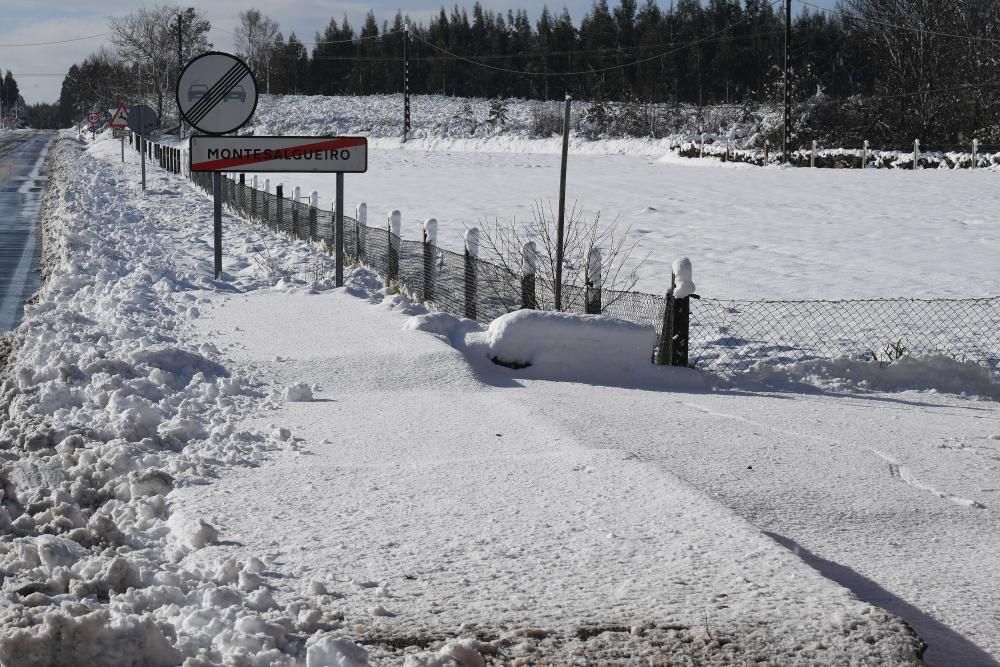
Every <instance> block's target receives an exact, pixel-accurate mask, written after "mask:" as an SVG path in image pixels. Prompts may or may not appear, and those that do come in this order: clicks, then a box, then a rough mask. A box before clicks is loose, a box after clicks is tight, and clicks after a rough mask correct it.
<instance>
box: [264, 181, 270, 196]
mask: <svg viewBox="0 0 1000 667" xmlns="http://www.w3.org/2000/svg"><path fill="white" fill-rule="evenodd" d="M264 192H266V193H267V194H271V179H270V178H265V179H264Z"/></svg>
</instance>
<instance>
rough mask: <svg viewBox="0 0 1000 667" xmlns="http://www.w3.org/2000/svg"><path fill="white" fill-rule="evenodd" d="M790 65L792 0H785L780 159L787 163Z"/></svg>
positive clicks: (790, 120) (790, 110) (790, 99)
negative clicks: (783, 117) (782, 130)
mask: <svg viewBox="0 0 1000 667" xmlns="http://www.w3.org/2000/svg"><path fill="white" fill-rule="evenodd" d="M791 66H792V0H785V129H784V132H783V133H782V135H781V154H782V161H783V162H784V163H785V164H788V142H789V140H790V139H791V134H792V86H791V81H790V80H789V76H788V75H789V71H790V69H791Z"/></svg>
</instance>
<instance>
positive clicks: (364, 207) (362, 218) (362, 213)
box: [354, 202, 368, 225]
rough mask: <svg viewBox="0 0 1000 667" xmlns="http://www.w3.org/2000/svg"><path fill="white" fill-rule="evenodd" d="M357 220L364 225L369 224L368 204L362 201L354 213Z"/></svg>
mask: <svg viewBox="0 0 1000 667" xmlns="http://www.w3.org/2000/svg"><path fill="white" fill-rule="evenodd" d="M354 218H355V220H357V221H358V222H359V223H361V224H362V225H367V224H368V204H366V203H364V202H361V203H360V204H358V208H357V210H356V211H355V215H354Z"/></svg>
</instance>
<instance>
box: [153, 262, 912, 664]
mask: <svg viewBox="0 0 1000 667" xmlns="http://www.w3.org/2000/svg"><path fill="white" fill-rule="evenodd" d="M366 280H368V278H367V274H366V272H362V273H361V274H358V275H356V276H355V283H354V285H353V286H352V287H349V288H348V292H353V293H354V294H355V295H351V294H344V293H338V292H334V293H321V294H305V293H301V292H298V293H282V292H278V293H254V294H247V295H237V296H223V295H219V296H216V297H212V298H211V300H212V301H213V304H212V305H211V306H209V307H207V308H206V309H205V312H204V313H203V316H202V317H200V318H199V319H198V320H196V322H195V327H196V329H195V331H196V332H197V335H200V336H201V337H204V338H206V339H211V340H213V341H215V342H216V344H217V345H219V346H220V348H221V349H223V350H224V354H225V356H226V357H227V365H229V366H230V367H233V368H239V369H240V371H241V372H245V373H248V374H250V375H252V376H253V377H257V378H260V379H262V380H264V381H265V382H266V383H267V386H268V387H270V388H271V390H272V391H274V392H275V393H276V392H278V391H280V390H281V389H282V388H283V387H288V386H291V385H294V384H296V383H301V382H305V383H307V384H309V385H310V386H313V385H316V386H317V387H316V388H315V389H314V398H315V399H317V400H314V401H311V402H284V403H282V402H280V401H275V402H274V403H273V409H272V410H267V411H264V412H262V413H261V414H260V415H259V416H257V417H256V418H254V419H253V420H250V421H249V422H245V423H243V424H241V425H240V426H239V428H251V429H263V430H265V431H266V430H268V429H274V428H280V427H281V426H287V427H288V428H289V431H290V433H289V434H288V436H289V447H288V450H287V452H286V453H285V454H284V455H283V456H280V457H279V458H277V459H276V460H275V461H274V462H273V464H269V465H265V466H262V467H259V468H253V469H246V470H242V471H239V472H236V473H234V474H232V475H229V476H227V477H226V478H225V479H222V480H219V481H218V482H216V483H214V484H212V485H211V486H209V487H203V488H194V487H192V488H188V489H179V490H176V491H174V493H173V495H172V498H173V499H174V502H175V503H176V504H177V505H178V506H182V507H185V508H186V510H187V511H190V512H193V513H194V514H195V515H201V516H206V517H209V519H208V520H209V521H210V522H211V523H213V525H216V526H218V527H219V528H220V530H221V531H222V533H223V534H224V535H226V536H227V537H228V539H229V540H231V542H232V543H230V544H228V545H222V546H219V547H210V548H208V549H205V550H204V552H203V555H204V556H205V557H210V558H223V557H229V556H235V557H237V558H238V559H243V558H245V557H246V556H248V555H250V554H257V555H258V556H261V557H262V558H264V562H265V563H266V564H267V565H268V568H269V569H273V570H276V571H280V572H282V573H285V574H286V575H288V576H289V578H285V579H277V580H276V581H275V582H274V585H275V586H276V587H277V589H278V592H279V593H280V594H284V595H288V594H290V593H292V592H294V593H297V594H299V595H302V594H307V593H308V592H309V591H310V590H317V589H318V590H327V591H329V592H331V593H332V594H333V596H334V599H333V600H332V601H330V602H329V604H331V605H332V606H333V607H334V608H335V609H337V610H338V611H339V613H342V614H344V616H345V618H347V619H349V620H350V625H351V627H353V628H354V630H355V632H356V633H357V634H356V635H355V640H356V641H359V642H362V643H364V644H365V645H366V646H369V647H370V648H372V650H373V651H374V652H375V654H376V655H377V654H378V653H379V651H384V650H386V648H387V647H393V646H395V647H398V646H400V645H404V646H405V645H407V644H410V645H412V646H418V647H419V646H424V645H427V644H429V643H431V642H433V641H435V640H437V641H440V640H441V639H443V638H446V637H447V636H449V634H450V633H452V632H454V630H455V629H456V628H462V627H464V628H466V631H467V632H475V633H477V634H479V635H480V636H481V637H486V638H492V637H496V636H498V635H501V634H503V633H504V631H505V630H506V631H509V630H510V629H512V628H524V627H538V628H541V629H543V630H544V631H545V634H546V636H547V639H548V640H549V642H550V643H549V644H548V645H546V646H543V647H537V648H532V649H531V650H538V651H542V653H541V654H540V657H543V659H545V660H554V661H555V662H557V663H561V662H565V661H567V660H569V659H570V656H574V655H576V656H579V657H582V658H583V659H584V660H586V661H600V660H609V659H610V660H625V659H634V658H637V657H639V656H645V657H648V658H654V659H655V658H657V657H658V658H659V659H663V658H667V657H669V658H672V659H679V658H680V657H681V656H685V655H691V656H698V657H699V658H700V659H702V660H709V661H713V660H719V661H721V662H722V663H732V662H733V661H740V662H741V661H743V660H745V659H747V658H751V657H754V656H761V657H765V658H766V659H768V660H773V661H776V662H778V663H782V664H788V663H797V662H802V661H810V660H816V661H819V662H822V663H838V662H842V661H844V660H846V659H847V658H848V656H858V657H859V658H861V659H862V660H866V661H869V662H871V663H872V664H877V663H880V662H882V661H889V662H892V661H894V660H896V659H897V658H896V657H894V656H892V655H891V654H890V653H888V652H884V651H885V648H884V646H885V645H886V644H888V645H892V644H893V642H896V641H898V639H897V638H895V637H893V636H892V634H891V631H887V630H886V628H885V625H884V623H883V622H882V621H881V620H877V619H878V616H877V615H876V616H872V617H871V622H870V623H866V622H865V621H864V619H865V616H867V615H868V614H867V612H864V611H863V608H858V607H856V606H855V605H856V604H857V603H850V602H848V600H847V598H846V597H845V592H844V591H843V589H839V588H838V587H836V586H833V585H831V584H830V582H827V581H825V580H823V579H821V578H819V577H817V576H816V574H815V572H813V571H811V570H809V569H808V568H806V567H804V565H803V564H802V563H801V562H800V561H799V560H798V559H797V558H795V557H794V556H793V555H791V554H789V553H788V552H787V551H786V550H785V549H783V548H782V547H780V546H778V545H777V544H776V543H774V542H773V541H771V540H769V539H767V538H766V537H763V536H762V535H760V534H759V533H757V532H756V531H755V530H753V529H751V528H750V526H748V525H746V524H744V523H743V522H742V521H741V520H739V519H737V518H736V517H734V516H733V515H731V514H730V513H729V512H728V511H727V510H725V509H723V508H722V507H720V506H719V505H716V504H715V503H713V502H711V501H709V500H708V499H707V498H706V497H705V496H703V495H702V494H701V493H698V492H695V491H693V490H692V489H690V488H689V487H688V485H686V484H684V483H682V482H679V481H678V480H677V479H676V478H675V477H674V476H673V475H672V474H670V473H668V472H666V471H665V470H664V469H663V468H660V467H659V466H657V465H651V464H650V463H648V462H645V461H643V460H642V459H643V456H644V454H645V452H644V451H643V448H642V447H625V448H622V447H620V445H621V444H623V443H632V442H640V441H642V440H644V439H646V438H647V433H646V432H645V429H646V427H648V426H650V425H651V422H650V421H649V420H648V419H646V418H642V417H640V416H639V414H640V413H639V412H636V411H630V414H631V419H630V420H629V421H631V424H611V423H607V424H602V423H600V422H601V419H602V417H601V416H602V415H604V414H605V412H606V411H607V410H616V409H618V408H620V407H621V406H620V405H617V406H613V405H610V404H606V405H604V406H603V407H602V406H600V405H598V404H599V403H600V402H601V398H602V397H603V396H605V392H607V391H609V390H608V389H606V388H603V387H594V386H584V385H566V386H567V387H576V388H578V389H579V390H580V391H581V392H582V393H583V394H588V393H589V394H590V395H591V396H592V398H593V402H592V403H590V404H588V405H587V406H586V407H585V410H589V411H591V413H590V414H589V415H586V414H584V413H582V412H577V411H576V408H574V407H572V406H568V405H559V402H561V401H562V400H563V396H562V394H561V391H562V388H563V386H564V385H561V384H559V383H535V384H531V385H530V386H524V385H523V384H522V383H521V382H520V381H518V380H516V379H514V378H513V377H511V376H510V375H509V372H508V371H507V370H506V369H495V368H494V367H492V366H490V365H487V366H486V367H479V366H476V365H473V366H470V365H469V363H468V362H467V361H466V359H465V358H464V357H463V356H462V355H461V354H460V353H459V352H457V351H455V350H453V349H452V348H451V347H450V346H448V345H447V344H446V343H444V342H442V341H441V340H439V339H437V338H435V337H432V336H430V335H427V334H424V333H422V332H412V331H403V330H401V327H402V324H403V323H404V322H405V321H406V318H405V317H404V316H403V315H401V314H400V313H399V312H387V310H386V307H385V305H386V304H380V305H372V304H370V303H368V299H375V300H379V298H380V296H379V294H378V293H377V292H372V287H373V286H372V285H371V284H370V283H369V284H367V285H366V284H365V281H366ZM374 287H377V286H374ZM386 301H387V302H388V303H394V302H395V299H394V298H392V297H390V298H388V299H386ZM397 309H398V307H397ZM402 310H403V311H404V313H405V312H406V311H407V310H408V307H407V306H405V302H404V305H403V307H402ZM648 395H649V396H650V397H656V398H657V399H658V400H659V401H660V402H661V403H663V402H664V401H667V402H672V401H673V400H677V399H678V397H681V398H683V400H692V401H694V400H700V397H694V396H689V395H687V394H684V393H680V394H676V393H660V392H655V393H650V394H648ZM581 407H583V406H581ZM649 407H650V406H649V405H648V404H647V405H644V406H643V409H642V412H647V411H648V409H649ZM560 412H561V413H563V414H564V415H565V417H566V418H567V419H568V420H577V421H578V422H580V423H584V422H586V423H589V424H591V425H592V426H593V428H594V429H596V431H595V432H588V430H587V429H585V430H583V431H578V430H577V429H574V428H570V427H568V426H567V424H564V423H563V421H562V420H561V419H560V418H559V413H560ZM654 415H655V413H654ZM649 416H653V415H649V414H647V417H649ZM698 427H699V426H698V424H697V422H695V421H693V420H688V421H687V423H685V424H683V425H682V426H680V427H679V428H674V429H673V430H674V433H675V435H676V436H677V437H678V438H683V437H686V436H688V437H690V439H691V440H692V444H694V442H696V441H697V439H698V438H697V437H696V436H695V435H694V434H693V433H691V432H690V429H692V428H698ZM710 432H711V431H709V433H710ZM612 433H614V435H613V436H612V435H611V434H612ZM602 434H603V435H602ZM720 435H723V436H724V435H725V434H721V433H720ZM705 437H706V438H711V436H709V435H707V434H706V436H705ZM659 440H660V438H655V439H654V440H653V443H655V442H657V441H659ZM653 443H650V444H653ZM654 446H655V445H654ZM779 446H782V445H781V444H779ZM233 543H235V545H234V544H233ZM314 581H318V582H319V584H321V586H319V587H317V584H314V583H313V582H314ZM279 599H280V598H279ZM845 606H846V608H847V609H852V608H853V609H854V610H855V611H854V612H853V614H857V613H858V611H860V612H861V613H860V615H853V614H852V615H853V619H852V620H849V621H848V620H846V617H845V616H844V613H845ZM858 619H862V620H861V625H859V626H857V628H854V629H852V627H853V624H854V623H857V622H858ZM633 627H634V628H636V629H637V631H638V630H639V629H642V630H643V634H642V636H641V637H633V636H631V635H630V634H629V632H628V630H629V629H630V628H633ZM692 628H694V630H692ZM605 630H611V632H608V633H605V634H603V635H602V634H601V633H602V632H603V631H605ZM692 632H694V633H695V634H697V633H703V634H705V637H706V642H707V643H708V644H709V645H711V643H712V637H716V638H718V637H722V638H724V640H723V644H724V645H725V647H726V648H724V649H723V648H721V647H720V648H716V647H715V646H714V645H711V646H710V647H709V649H708V650H704V649H703V648H702V647H701V646H700V645H698V644H700V643H701V642H700V641H699V640H697V638H696V639H695V641H696V642H697V644H696V645H694V646H692V645H690V641H691V637H692V634H691V633H692ZM856 632H860V633H861V636H865V637H868V638H870V640H862V641H860V642H858V641H856V640H857V638H858V637H859V635H856V634H855V633H856ZM887 632H889V633H890V634H888V635H887ZM591 633H592V634H593V635H595V636H596V635H600V637H598V638H595V639H593V640H590V637H589V634H591ZM583 639H587V640H588V641H582V640H583ZM868 641H870V642H871V646H869V644H868V643H866V642H868ZM524 650H526V649H524V648H523V647H520V646H516V647H508V649H506V651H505V653H504V655H505V659H508V660H509V659H511V658H512V657H515V656H517V655H519V654H520V653H521V652H522V651H524ZM863 656H867V657H863Z"/></svg>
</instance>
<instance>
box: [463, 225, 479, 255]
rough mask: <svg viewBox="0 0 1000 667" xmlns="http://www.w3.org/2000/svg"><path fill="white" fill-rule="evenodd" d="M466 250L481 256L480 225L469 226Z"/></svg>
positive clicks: (466, 235)
mask: <svg viewBox="0 0 1000 667" xmlns="http://www.w3.org/2000/svg"><path fill="white" fill-rule="evenodd" d="M465 251H466V252H467V253H469V254H470V255H472V256H473V257H479V228H478V227H469V228H468V229H466V230H465Z"/></svg>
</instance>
